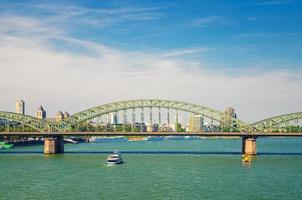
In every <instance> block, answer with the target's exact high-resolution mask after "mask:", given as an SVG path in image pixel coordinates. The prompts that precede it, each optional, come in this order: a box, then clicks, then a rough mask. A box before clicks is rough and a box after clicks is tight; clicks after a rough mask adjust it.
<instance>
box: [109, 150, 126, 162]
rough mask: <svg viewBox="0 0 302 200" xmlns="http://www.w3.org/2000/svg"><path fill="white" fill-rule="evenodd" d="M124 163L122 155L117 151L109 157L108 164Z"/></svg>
mask: <svg viewBox="0 0 302 200" xmlns="http://www.w3.org/2000/svg"><path fill="white" fill-rule="evenodd" d="M122 163H123V159H122V155H121V154H120V153H118V152H116V151H115V152H113V154H110V155H109V156H108V157H107V165H117V164H122Z"/></svg>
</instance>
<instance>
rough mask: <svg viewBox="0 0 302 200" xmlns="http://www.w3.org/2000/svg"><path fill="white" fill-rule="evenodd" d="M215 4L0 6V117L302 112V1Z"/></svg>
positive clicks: (246, 117)
mask: <svg viewBox="0 0 302 200" xmlns="http://www.w3.org/2000/svg"><path fill="white" fill-rule="evenodd" d="M220 3H221V4H220V6H219V7H215V6H213V5H210V4H208V2H207V1H204V2H202V3H194V2H189V3H187V4H186V3H184V4H183V5H185V6H180V5H181V4H176V3H175V4H173V3H169V2H165V1H153V2H147V1H141V2H137V1H127V2H124V3H120V2H119V3H117V2H116V1H108V2H106V3H104V2H103V3H100V2H97V1H90V2H89V3H85V2H81V1H79V2H76V3H69V4H66V3H65V4H64V3H60V2H59V1H55V2H53V3H47V2H45V1H42V2H40V1H39V2H38V1H15V2H14V3H11V2H8V1H1V3H0V4H1V14H0V27H1V28H0V36H1V38H0V42H1V47H0V54H1V57H0V68H1V74H5V76H3V77H2V78H1V79H0V91H1V97H2V96H4V97H5V98H0V110H2V111H14V102H15V100H16V99H23V100H25V102H26V104H27V106H26V112H27V114H30V115H34V113H35V112H36V109H37V107H38V106H39V105H43V106H45V109H46V110H47V112H48V113H49V116H55V114H56V113H57V112H58V111H59V110H68V111H70V112H71V113H76V112H79V111H81V110H84V109H87V108H91V107H94V106H97V105H101V104H105V103H110V102H116V101H120V100H127V99H148V98H151V99H171V100H180V101H185V102H190V103H195V104H198V105H204V106H207V107H211V108H215V109H217V110H220V111H222V110H223V109H224V108H225V107H226V106H232V107H234V108H235V109H236V112H237V114H238V115H239V116H240V119H243V120H245V121H250V122H252V121H256V120H259V119H263V118H267V117H270V116H274V115H278V114H284V113H290V112H296V111H300V110H302V105H301V104H300V102H301V101H302V94H301V92H299V91H300V90H301V85H302V73H301V57H299V52H301V48H302V45H301V44H302V42H301V33H302V28H301V27H302V26H300V25H301V21H302V20H301V19H302V16H301V14H299V11H300V10H301V7H302V6H301V2H299V1H245V2H244V3H242V2H241V3H238V2H237V1H220ZM246 10H249V12H245V11H246ZM288 11H290V12H288ZM8 22H9V23H8Z"/></svg>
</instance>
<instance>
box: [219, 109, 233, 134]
mask: <svg viewBox="0 0 302 200" xmlns="http://www.w3.org/2000/svg"><path fill="white" fill-rule="evenodd" d="M234 118H237V115H236V113H235V109H234V108H232V107H229V106H228V107H226V108H225V109H224V116H222V119H221V128H222V130H224V131H226V130H231V129H233V128H235V127H236V125H235V124H234V120H233V119H234Z"/></svg>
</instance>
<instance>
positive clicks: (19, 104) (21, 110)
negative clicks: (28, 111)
mask: <svg viewBox="0 0 302 200" xmlns="http://www.w3.org/2000/svg"><path fill="white" fill-rule="evenodd" d="M15 108H16V113H18V114H22V115H24V114H25V102H24V101H23V100H17V101H16V107H15Z"/></svg>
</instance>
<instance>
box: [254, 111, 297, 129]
mask: <svg viewBox="0 0 302 200" xmlns="http://www.w3.org/2000/svg"><path fill="white" fill-rule="evenodd" d="M299 119H302V112H296V113H289V114H284V115H279V116H275V117H271V118H267V119H264V120H260V121H257V122H255V123H252V124H250V126H251V127H252V128H253V129H256V130H258V131H261V132H264V131H266V130H268V129H270V128H276V127H277V126H278V125H281V124H283V123H286V122H290V121H294V120H299Z"/></svg>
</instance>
